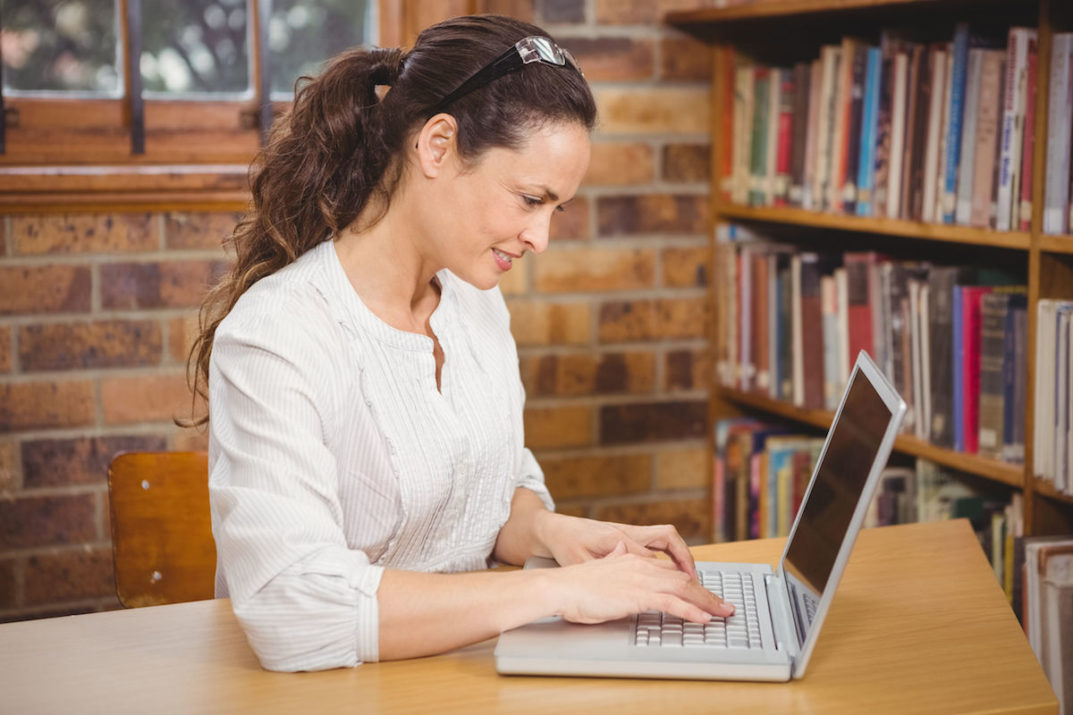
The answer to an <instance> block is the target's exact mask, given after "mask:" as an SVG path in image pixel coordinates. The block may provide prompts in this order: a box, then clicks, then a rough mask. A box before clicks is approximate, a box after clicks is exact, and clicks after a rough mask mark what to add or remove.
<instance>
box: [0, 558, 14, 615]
mask: <svg viewBox="0 0 1073 715" xmlns="http://www.w3.org/2000/svg"><path fill="white" fill-rule="evenodd" d="M17 588H18V583H17V580H16V578H15V560H14V559H3V560H0V610H5V609H10V608H14V607H15V606H17V605H18V598H19V596H18V593H17V592H16V590H17Z"/></svg>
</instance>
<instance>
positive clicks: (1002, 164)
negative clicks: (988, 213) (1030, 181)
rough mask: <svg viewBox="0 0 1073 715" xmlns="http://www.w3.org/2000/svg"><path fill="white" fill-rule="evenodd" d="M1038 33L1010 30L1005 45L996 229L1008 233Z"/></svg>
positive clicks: (1022, 29) (1027, 29)
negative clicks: (1031, 57) (1031, 47)
mask: <svg viewBox="0 0 1073 715" xmlns="http://www.w3.org/2000/svg"><path fill="white" fill-rule="evenodd" d="M1035 38H1036V31H1035V30H1033V29H1031V28H1027V27H1011V28H1010V32H1009V39H1008V44H1007V45H1006V91H1005V96H1004V99H1003V105H1002V133H1001V135H1000V156H999V166H998V197H997V200H996V207H995V228H996V229H997V230H999V231H1009V230H1010V229H1011V228H1012V227H1013V223H1012V218H1013V210H1014V209H1013V198H1014V195H1015V193H1014V192H1015V186H1016V182H1017V176H1018V174H1019V173H1020V169H1021V161H1020V160H1021V143H1020V142H1019V141H1018V139H1019V137H1020V136H1021V131H1023V123H1024V97H1025V96H1026V89H1027V73H1028V41H1029V39H1035Z"/></svg>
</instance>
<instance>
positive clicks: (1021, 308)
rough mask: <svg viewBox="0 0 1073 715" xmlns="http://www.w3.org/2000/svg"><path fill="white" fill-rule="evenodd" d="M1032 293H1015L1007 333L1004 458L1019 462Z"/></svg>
mask: <svg viewBox="0 0 1073 715" xmlns="http://www.w3.org/2000/svg"><path fill="white" fill-rule="evenodd" d="M1027 306H1028V296H1027V295H1025V294H1024V293H1012V294H1010V297H1009V303H1008V305H1007V312H1006V325H1005V333H1004V335H1003V353H1004V356H1003V361H1002V383H1003V427H1002V433H1003V445H1002V459H1004V460H1005V461H1007V462H1014V463H1017V464H1020V463H1023V462H1024V459H1025V398H1026V390H1027V386H1028V361H1027V352H1026V350H1025V346H1026V344H1027V343H1028V309H1027Z"/></svg>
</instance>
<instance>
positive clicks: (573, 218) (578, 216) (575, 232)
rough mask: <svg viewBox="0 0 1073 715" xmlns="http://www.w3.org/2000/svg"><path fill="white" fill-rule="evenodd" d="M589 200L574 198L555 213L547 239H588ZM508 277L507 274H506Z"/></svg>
mask: <svg viewBox="0 0 1073 715" xmlns="http://www.w3.org/2000/svg"><path fill="white" fill-rule="evenodd" d="M589 206H590V203H589V200H588V199H587V198H585V197H584V196H575V197H574V200H573V201H571V202H570V203H569V204H567V205H566V206H564V207H563V210H562V211H560V212H556V214H555V216H554V218H552V220H551V228H550V230H549V238H550V240H551V241H573V240H577V239H583V238H588V237H589V235H590V233H591V229H590V228H589V214H590V211H589ZM508 275H509V274H508Z"/></svg>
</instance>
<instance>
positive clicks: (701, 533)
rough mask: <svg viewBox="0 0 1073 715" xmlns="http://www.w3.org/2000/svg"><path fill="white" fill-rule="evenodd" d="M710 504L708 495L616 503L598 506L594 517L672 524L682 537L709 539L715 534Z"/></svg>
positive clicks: (630, 521)
mask: <svg viewBox="0 0 1073 715" xmlns="http://www.w3.org/2000/svg"><path fill="white" fill-rule="evenodd" d="M711 507H712V505H711V502H710V501H709V500H708V499H706V498H700V499H671V500H666V501H651V502H645V503H642V504H615V505H608V506H601V507H597V508H596V510H595V518H597V519H600V520H601V521H614V522H618V523H621V524H672V525H673V526H674V527H675V528H676V529H678V533H679V534H681V535H682V538H683V539H692V540H694V541H696V540H704V541H709V540H711V537H712V514H711V511H712V509H711Z"/></svg>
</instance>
